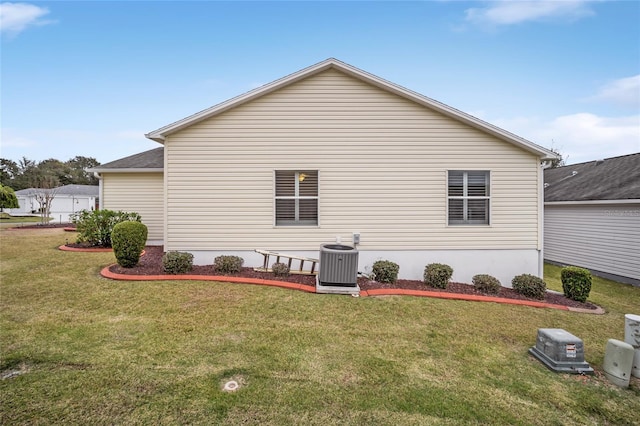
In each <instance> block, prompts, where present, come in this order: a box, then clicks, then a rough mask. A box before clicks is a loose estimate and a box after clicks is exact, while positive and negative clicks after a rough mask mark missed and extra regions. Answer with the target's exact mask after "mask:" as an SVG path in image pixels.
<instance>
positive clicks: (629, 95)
mask: <svg viewBox="0 0 640 426" xmlns="http://www.w3.org/2000/svg"><path fill="white" fill-rule="evenodd" d="M590 99H591V100H596V101H604V102H609V103H612V104H615V105H619V106H623V107H631V108H634V109H637V108H640V74H638V75H635V76H633V77H627V78H621V79H618V80H614V81H612V82H610V83H607V84H605V85H604V86H602V87H601V88H600V90H599V91H598V93H597V94H596V95H595V96H593V97H591V98H590Z"/></svg>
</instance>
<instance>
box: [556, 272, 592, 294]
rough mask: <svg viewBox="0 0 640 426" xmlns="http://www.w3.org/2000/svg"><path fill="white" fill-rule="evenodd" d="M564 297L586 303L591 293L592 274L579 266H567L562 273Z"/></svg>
mask: <svg viewBox="0 0 640 426" xmlns="http://www.w3.org/2000/svg"><path fill="white" fill-rule="evenodd" d="M560 279H561V280H562V290H563V291H564V295H565V296H566V297H567V298H569V299H571V300H575V301H577V302H586V300H587V298H588V297H589V293H590V292H591V272H589V271H588V270H587V269H584V268H578V267H577V266H566V267H564V268H562V270H561V271H560Z"/></svg>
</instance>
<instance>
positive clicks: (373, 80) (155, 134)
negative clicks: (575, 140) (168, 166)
mask: <svg viewBox="0 0 640 426" xmlns="http://www.w3.org/2000/svg"><path fill="white" fill-rule="evenodd" d="M329 69H335V70H338V71H341V72H343V73H345V74H348V75H350V76H352V77H354V78H357V79H359V80H362V81H364V82H366V83H369V84H371V85H374V86H376V87H379V88H381V89H383V90H386V91H388V92H391V93H395V94H396V95H399V96H401V97H403V98H406V99H409V100H411V101H413V102H416V103H418V104H420V105H423V106H425V107H427V108H430V109H432V110H435V111H438V112H440V113H442V114H444V115H446V116H448V117H451V118H453V119H455V120H458V121H461V122H463V123H466V124H468V125H470V126H472V127H475V128H477V129H479V130H481V131H483V132H486V133H489V134H492V135H493V136H495V137H497V138H499V139H501V140H504V141H506V142H509V143H512V144H514V145H516V146H519V147H520V148H522V149H525V150H527V151H529V152H531V153H533V154H535V155H537V156H539V157H540V158H541V159H543V160H550V159H556V158H557V155H556V154H555V153H553V152H551V151H550V150H547V149H545V148H543V147H541V146H539V145H536V144H535V143H533V142H531V141H528V140H526V139H524V138H521V137H519V136H517V135H514V134H513V133H510V132H507V131H506V130H504V129H501V128H499V127H497V126H494V125H493V124H490V123H487V122H486V121H483V120H480V119H479V118H476V117H473V116H472V115H469V114H467V113H464V112H462V111H460V110H457V109H455V108H452V107H450V106H448V105H445V104H443V103H441V102H438V101H436V100H434V99H431V98H428V97H426V96H423V95H421V94H419V93H416V92H414V91H411V90H409V89H406V88H404V87H402V86H399V85H397V84H394V83H391V82H390V81H387V80H384V79H382V78H380V77H377V76H375V75H373V74H370V73H368V72H366V71H363V70H361V69H358V68H356V67H354V66H351V65H349V64H346V63H344V62H341V61H339V60H337V59H334V58H329V59H326V60H324V61H322V62H319V63H317V64H315V65H312V66H310V67H308V68H304V69H302V70H300V71H298V72H295V73H293V74H290V75H288V76H286V77H283V78H280V79H278V80H275V81H273V82H271V83H268V84H265V85H264V86H261V87H258V88H257V89H254V90H251V91H249V92H247V93H244V94H242V95H240V96H236V97H235V98H232V99H229V100H227V101H225V102H222V103H219V104H217V105H214V106H212V107H211V108H208V109H205V110H202V111H200V112H198V113H195V114H193V115H190V116H189V117H186V118H183V119H182V120H178V121H176V122H174V123H171V124H169V125H167V126H164V127H161V128H159V129H157V130H154V131H152V132H150V133H147V134H146V135H145V136H146V137H147V138H149V139H151V140H154V141H156V142H159V143H164V140H165V137H166V136H169V135H170V134H172V133H174V132H177V131H179V130H181V129H184V128H186V127H189V126H191V125H193V124H195V123H198V122H200V121H202V120H206V119H208V118H211V117H214V116H216V115H218V114H221V113H223V112H224V111H227V110H229V109H231V108H235V107H237V106H239V105H242V104H244V103H246V102H249V101H252V100H254V99H256V98H259V97H261V96H264V95H266V94H268V93H271V92H274V91H276V90H278V89H281V88H283V87H285V86H288V85H290V84H293V83H295V82H297V81H300V80H302V79H305V78H308V77H311V76H313V75H315V74H318V73H320V72H323V71H326V70H329Z"/></svg>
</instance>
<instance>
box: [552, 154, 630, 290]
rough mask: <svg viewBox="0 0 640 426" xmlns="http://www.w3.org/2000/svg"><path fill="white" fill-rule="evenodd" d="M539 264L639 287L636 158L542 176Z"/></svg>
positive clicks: (582, 165)
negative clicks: (585, 271)
mask: <svg viewBox="0 0 640 426" xmlns="http://www.w3.org/2000/svg"><path fill="white" fill-rule="evenodd" d="M544 182H545V193H544V199H545V203H544V209H545V217H544V233H545V240H544V253H545V259H546V260H547V261H549V262H552V263H557V264H560V265H575V266H580V267H583V268H587V269H590V270H591V271H592V272H593V273H594V274H595V275H599V276H603V277H606V278H612V279H614V280H616V281H620V282H623V283H628V284H633V285H640V153H637V154H631V155H623V156H620V157H614V158H607V159H604V160H597V161H589V162H586V163H580V164H572V165H569V166H564V167H559V168H556V169H548V170H545V172H544Z"/></svg>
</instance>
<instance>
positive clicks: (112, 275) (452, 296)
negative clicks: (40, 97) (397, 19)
mask: <svg viewBox="0 0 640 426" xmlns="http://www.w3.org/2000/svg"><path fill="white" fill-rule="evenodd" d="M113 265H115V264H111V265H108V266H105V267H104V268H102V270H101V271H100V275H102V276H103V277H105V278H109V279H112V280H120V281H160V280H165V281H170V280H180V281H186V280H194V281H220V282H229V283H235V284H253V285H266V286H271V287H280V288H288V289H290V290H300V291H304V292H307V293H315V292H316V289H315V287H314V286H310V285H305V284H296V283H290V282H286V281H275V280H265V279H261V278H243V277H229V276H225V275H129V274H119V273H117V272H111V271H110V270H109V268H111V266H113ZM360 296H362V297H367V296H368V297H372V296H417V297H433V298H436V299H449V300H465V301H470V302H493V303H502V304H507V305H519V306H529V307H533V308H550V309H558V310H562V311H572V312H582V313H593V314H603V313H604V310H603V309H602V308H598V309H594V310H593V311H591V310H586V309H577V308H570V307H568V306H563V305H554V304H551V303H545V302H536V301H533V300H518V299H506V298H502V297H494V296H479V295H476V294H458V293H445V292H441V291H428V290H406V289H402V288H388V289H385V288H382V289H375V290H361V291H360Z"/></svg>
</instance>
